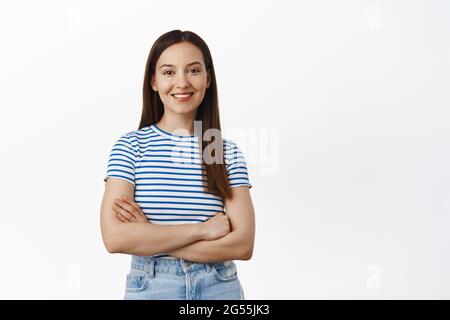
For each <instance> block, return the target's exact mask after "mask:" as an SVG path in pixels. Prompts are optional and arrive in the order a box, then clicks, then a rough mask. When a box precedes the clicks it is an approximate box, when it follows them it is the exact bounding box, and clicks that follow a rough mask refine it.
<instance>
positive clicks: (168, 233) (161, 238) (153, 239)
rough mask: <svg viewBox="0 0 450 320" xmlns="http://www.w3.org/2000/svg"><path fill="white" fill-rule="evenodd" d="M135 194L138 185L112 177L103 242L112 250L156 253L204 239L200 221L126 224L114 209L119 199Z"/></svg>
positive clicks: (106, 195)
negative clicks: (197, 222)
mask: <svg viewBox="0 0 450 320" xmlns="http://www.w3.org/2000/svg"><path fill="white" fill-rule="evenodd" d="M123 196H126V197H128V198H130V199H132V198H133V196H134V185H133V184H131V183H129V182H127V181H125V180H122V179H117V178H112V177H111V178H109V179H108V181H107V182H106V186H105V193H104V196H103V200H102V204H101V209H100V226H101V232H102V238H103V242H104V244H105V247H106V249H107V250H108V252H110V253H127V254H134V255H153V254H158V253H163V252H169V251H171V250H175V249H177V248H180V247H183V246H186V245H188V244H190V243H193V242H195V241H199V240H202V239H204V234H203V229H202V228H201V225H200V224H183V225H171V226H164V225H154V224H151V223H142V222H130V223H123V222H121V221H120V220H119V218H118V217H117V215H116V214H115V212H114V211H113V204H114V200H115V199H120V198H121V197H123Z"/></svg>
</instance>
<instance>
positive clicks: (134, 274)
mask: <svg viewBox="0 0 450 320" xmlns="http://www.w3.org/2000/svg"><path fill="white" fill-rule="evenodd" d="M147 284H148V275H147V273H146V272H144V271H140V270H135V269H131V271H130V273H128V274H127V281H126V291H128V292H140V291H143V290H145V288H147Z"/></svg>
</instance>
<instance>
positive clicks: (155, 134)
mask: <svg viewBox="0 0 450 320" xmlns="http://www.w3.org/2000/svg"><path fill="white" fill-rule="evenodd" d="M224 154H225V164H226V169H227V172H228V179H229V185H230V187H238V186H248V187H249V188H251V187H252V185H251V184H250V181H249V177H248V171H247V165H246V161H245V158H244V156H243V154H242V152H241V150H240V149H239V147H238V146H237V145H236V144H235V143H234V142H232V141H231V140H228V139H224ZM108 177H114V178H119V179H123V180H126V181H128V182H130V183H132V184H134V185H135V202H136V203H138V204H139V206H140V207H141V208H142V210H143V211H144V213H145V215H146V216H147V219H149V221H150V222H151V223H154V224H168V225H174V224H184V223H199V222H203V221H206V220H208V219H209V218H210V217H213V216H214V215H215V214H216V213H217V212H218V211H224V203H223V199H222V198H221V197H220V196H218V195H216V194H212V193H209V192H204V190H203V186H202V181H204V180H205V179H206V177H205V174H203V173H202V171H201V162H200V154H199V149H198V137H196V136H176V135H173V134H171V133H168V132H165V131H163V130H162V129H160V128H158V127H157V126H156V125H155V124H152V125H150V126H147V127H143V128H141V129H140V130H136V131H132V132H129V133H126V134H123V135H122V136H121V137H120V138H119V139H118V140H117V141H116V142H115V144H114V146H113V148H112V150H111V153H110V156H109V161H108V166H107V175H106V177H105V179H104V180H105V181H106V180H107V179H108ZM163 255H164V254H161V255H157V256H163Z"/></svg>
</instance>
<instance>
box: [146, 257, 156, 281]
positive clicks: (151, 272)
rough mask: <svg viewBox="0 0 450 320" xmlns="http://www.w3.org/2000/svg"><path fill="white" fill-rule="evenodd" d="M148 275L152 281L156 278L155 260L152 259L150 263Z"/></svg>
mask: <svg viewBox="0 0 450 320" xmlns="http://www.w3.org/2000/svg"><path fill="white" fill-rule="evenodd" d="M147 271H148V274H149V276H150V279H153V278H154V277H155V258H153V257H151V258H150V260H149V261H148V270H147Z"/></svg>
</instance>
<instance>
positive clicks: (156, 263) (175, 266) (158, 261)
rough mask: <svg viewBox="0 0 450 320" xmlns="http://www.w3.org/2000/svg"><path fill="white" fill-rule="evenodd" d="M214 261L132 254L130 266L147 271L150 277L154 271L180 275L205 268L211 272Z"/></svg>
mask: <svg viewBox="0 0 450 320" xmlns="http://www.w3.org/2000/svg"><path fill="white" fill-rule="evenodd" d="M213 265H214V263H200V262H194V261H189V260H184V259H181V258H175V257H154V256H134V255H133V256H132V258H131V268H133V269H137V270H142V271H145V272H148V273H149V275H150V277H151V278H152V277H154V276H155V273H159V272H163V273H172V274H176V275H177V276H181V275H183V274H186V273H188V272H194V271H197V270H202V269H204V270H206V271H207V272H211V269H212V267H213Z"/></svg>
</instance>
